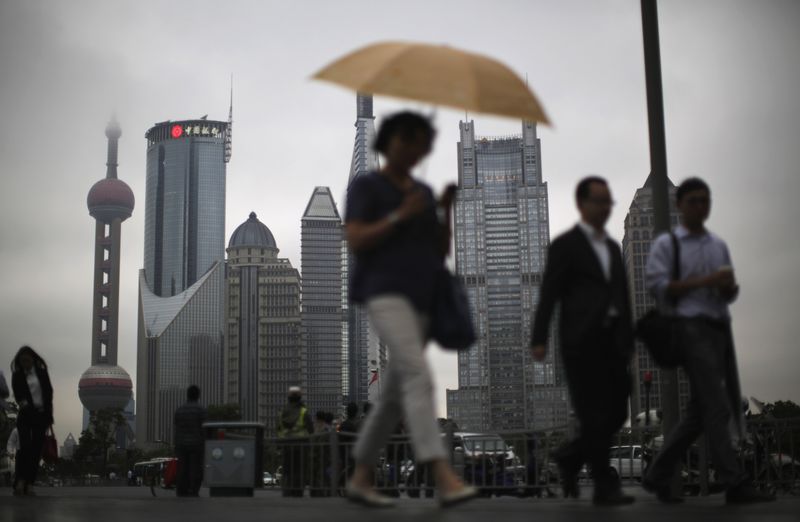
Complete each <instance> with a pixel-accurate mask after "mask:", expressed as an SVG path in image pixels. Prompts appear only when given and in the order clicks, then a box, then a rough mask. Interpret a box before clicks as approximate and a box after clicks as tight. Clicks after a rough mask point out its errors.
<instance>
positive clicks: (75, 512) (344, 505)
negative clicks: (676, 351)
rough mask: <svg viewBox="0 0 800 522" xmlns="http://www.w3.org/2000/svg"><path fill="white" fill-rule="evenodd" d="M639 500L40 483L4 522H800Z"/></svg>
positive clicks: (776, 512) (753, 510)
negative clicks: (602, 502) (346, 495)
mask: <svg viewBox="0 0 800 522" xmlns="http://www.w3.org/2000/svg"><path fill="white" fill-rule="evenodd" d="M628 492H629V493H631V494H633V495H635V496H636V497H637V501H636V503H635V504H633V505H632V506H626V507H616V508H595V507H593V506H592V503H591V500H590V499H591V492H587V491H584V492H583V495H582V498H581V499H580V500H577V501H575V500H571V501H566V500H561V499H537V498H524V499H519V498H509V497H502V498H491V499H479V500H475V501H473V502H470V503H468V504H464V505H462V506H458V507H455V508H452V509H450V510H445V511H443V510H440V509H439V508H438V507H437V505H436V503H435V501H434V500H432V499H425V500H417V499H408V498H402V499H400V500H399V502H398V504H397V506H396V507H394V508H391V509H385V510H372V509H367V508H363V507H361V506H358V505H354V504H351V503H349V502H347V501H345V500H344V499H342V498H308V497H306V498H303V499H297V498H283V497H281V496H280V493H279V492H278V491H274V490H272V491H270V490H265V491H257V492H256V495H255V497H253V498H223V497H213V498H212V497H208V496H207V495H208V491H207V490H203V491H202V492H201V498H199V499H197V498H195V499H188V498H176V497H175V496H174V492H172V491H166V490H158V491H157V493H158V495H159V496H157V497H153V496H151V494H150V490H149V489H147V488H144V487H86V488H72V487H63V488H40V489H38V490H37V493H38V496H37V497H36V498H30V497H23V498H17V497H13V496H12V495H11V490H10V489H4V490H2V492H0V521H2V522H23V521H25V522H28V521H37V522H39V521H41V522H48V521H53V522H155V521H162V520H163V521H176V522H181V521H200V520H202V521H220V522H234V521H235V522H248V521H258V522H267V521H269V522H273V521H284V520H286V521H293V522H305V521H331V522H339V521H349V522H357V521H364V522H367V521H369V522H374V521H379V522H393V521H396V520H414V521H421V522H425V521H434V520H437V521H438V520H441V521H453V522H455V521H458V522H515V521H525V522H550V521H559V522H560V521H572V520H577V521H587V522H588V521H592V522H603V521H606V520H608V521H617V520H619V521H631V522H662V521H663V522H667V521H680V522H691V521H698V522H712V521H716V520H725V521H726V522H739V521H741V522H744V521H754V522H755V521H759V522H762V521H770V522H771V521H787V522H788V521H800V497H797V496H780V497H779V498H778V500H777V501H776V502H773V503H770V504H761V505H755V506H744V507H731V506H725V505H724V498H723V497H722V496H720V495H716V496H711V497H696V498H689V499H687V502H686V503H685V504H683V505H680V506H663V505H661V504H659V503H658V502H657V501H656V500H655V499H654V498H653V497H652V496H650V495H647V494H646V493H644V492H643V491H642V490H641V489H640V488H636V487H634V488H630V489H629V490H628Z"/></svg>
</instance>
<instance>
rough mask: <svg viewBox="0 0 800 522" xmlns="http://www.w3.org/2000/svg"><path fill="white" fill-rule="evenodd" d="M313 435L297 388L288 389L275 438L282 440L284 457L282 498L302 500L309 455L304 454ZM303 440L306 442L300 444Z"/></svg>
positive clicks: (312, 429) (311, 423)
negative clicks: (306, 445) (299, 498)
mask: <svg viewBox="0 0 800 522" xmlns="http://www.w3.org/2000/svg"><path fill="white" fill-rule="evenodd" d="M312 433H314V423H313V422H312V421H311V414H310V413H309V411H308V408H306V405H305V404H303V392H302V390H301V389H300V387H299V386H291V387H289V394H288V396H287V403H286V406H284V408H283V410H282V411H281V413H280V416H279V417H278V438H280V439H284V440H283V441H282V442H281V444H280V448H281V451H282V453H283V476H282V477H281V488H282V494H283V496H284V497H302V496H303V489H304V488H305V483H306V481H307V478H308V477H306V476H305V473H304V471H305V470H308V469H310V465H309V462H308V460H309V453H308V452H305V451H303V450H304V444H308V439H307V437H308V436H309V435H311V434H312ZM303 438H306V440H302V439H303Z"/></svg>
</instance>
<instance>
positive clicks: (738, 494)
mask: <svg viewBox="0 0 800 522" xmlns="http://www.w3.org/2000/svg"><path fill="white" fill-rule="evenodd" d="M773 500H775V495H770V494H769V493H762V492H761V491H759V490H757V489H756V488H754V487H753V485H752V484H750V483H746V482H745V483H742V484H739V485H738V486H733V487H732V488H730V489H728V491H726V492H725V503H726V504H757V503H759V502H772V501H773Z"/></svg>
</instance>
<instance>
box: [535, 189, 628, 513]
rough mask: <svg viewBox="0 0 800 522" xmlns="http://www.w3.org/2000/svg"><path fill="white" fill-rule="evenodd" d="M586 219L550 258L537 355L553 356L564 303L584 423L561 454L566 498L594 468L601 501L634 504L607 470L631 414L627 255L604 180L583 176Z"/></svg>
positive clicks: (565, 347) (564, 340)
mask: <svg viewBox="0 0 800 522" xmlns="http://www.w3.org/2000/svg"><path fill="white" fill-rule="evenodd" d="M575 200H576V203H577V206H578V211H579V212H580V215H581V220H580V222H578V224H577V225H576V226H575V227H573V228H572V229H571V230H570V231H569V232H566V233H565V234H562V235H561V236H559V237H557V238H556V239H555V240H553V242H552V243H551V245H550V248H549V250H548V255H547V265H546V267H545V272H544V278H543V280H542V290H541V298H540V299H539V305H538V307H537V309H536V317H535V320H534V325H533V332H532V335H531V353H532V355H533V358H534V360H536V361H543V360H544V358H545V356H546V353H547V344H546V343H547V336H548V332H549V329H550V319H551V318H552V316H553V312H554V310H555V307H556V304H560V305H561V312H560V316H561V317H560V319H561V322H560V325H559V326H560V330H559V331H560V339H561V356H562V359H563V361H564V370H565V371H566V376H567V384H568V387H569V393H570V398H571V400H572V405H573V408H574V410H575V414H576V416H577V417H578V420H579V421H580V433H579V435H578V437H577V438H575V439H573V440H572V441H570V442H569V443H568V444H567V445H565V446H564V447H563V448H561V449H560V450H559V452H558V454H557V456H556V460H557V461H558V466H559V471H560V474H561V481H562V486H563V488H564V496H566V497H576V498H577V497H578V496H579V494H580V492H579V490H578V472H579V470H580V469H581V466H582V465H583V464H584V463H588V464H589V466H591V469H592V477H593V479H594V497H593V502H594V504H595V505H620V504H630V503H631V502H633V501H634V499H633V497H631V496H629V495H623V494H622V491H621V488H620V484H619V480H616V479H614V477H612V476H611V474H610V472H609V464H608V463H609V447H610V446H611V443H612V440H613V436H614V433H616V432H617V430H619V429H620V428H621V427H622V425H623V423H624V422H625V419H626V418H627V417H628V396H629V395H630V382H631V380H630V379H631V378H630V373H629V364H630V359H631V355H632V353H633V327H632V324H631V320H630V317H631V309H630V303H629V297H628V283H627V278H626V277H625V268H624V265H623V263H622V252H621V250H620V247H619V245H618V244H617V242H616V241H614V240H612V239H611V238H609V237H608V234H607V233H606V231H605V224H606V221H608V217H609V216H610V215H611V207H612V205H613V200H612V199H611V191H610V190H609V188H608V183H607V182H606V180H604V179H603V178H600V177H596V176H590V177H587V178H584V179H583V180H581V181H580V183H578V186H577V188H576V190H575Z"/></svg>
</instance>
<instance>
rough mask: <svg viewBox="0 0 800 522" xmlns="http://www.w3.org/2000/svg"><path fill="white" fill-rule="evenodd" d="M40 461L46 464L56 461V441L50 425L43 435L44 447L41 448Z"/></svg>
mask: <svg viewBox="0 0 800 522" xmlns="http://www.w3.org/2000/svg"><path fill="white" fill-rule="evenodd" d="M42 459H43V460H44V461H45V462H47V463H48V464H52V463H54V462H56V461H58V441H56V434H55V432H54V431H53V425H52V424H51V425H50V427H49V428H47V431H46V432H45V433H44V445H43V446H42Z"/></svg>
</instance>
